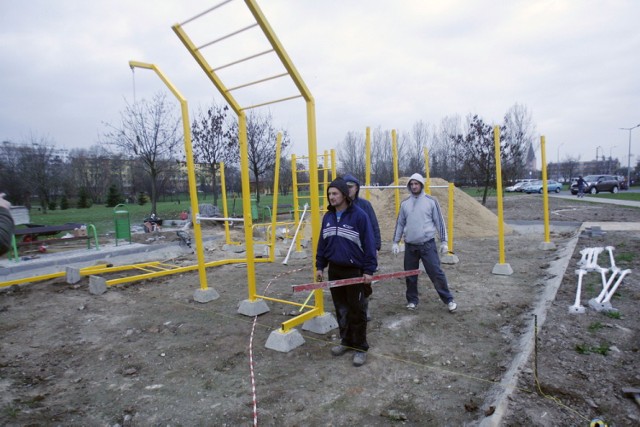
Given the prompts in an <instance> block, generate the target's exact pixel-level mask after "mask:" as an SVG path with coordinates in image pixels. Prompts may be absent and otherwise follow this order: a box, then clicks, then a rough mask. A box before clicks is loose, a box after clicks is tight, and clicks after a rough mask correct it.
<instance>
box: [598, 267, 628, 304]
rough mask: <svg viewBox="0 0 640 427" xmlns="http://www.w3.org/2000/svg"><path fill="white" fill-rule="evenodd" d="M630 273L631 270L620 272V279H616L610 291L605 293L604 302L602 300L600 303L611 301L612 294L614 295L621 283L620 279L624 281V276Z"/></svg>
mask: <svg viewBox="0 0 640 427" xmlns="http://www.w3.org/2000/svg"><path fill="white" fill-rule="evenodd" d="M629 273H631V270H622V272H621V273H620V277H618V280H616V284H615V285H613V287H612V288H611V290H610V291H609V292H607V296H606V297H604V300H602V303H603V304H604V303H607V302H609V301H610V300H611V297H612V296H613V294H615V293H616V290H617V289H618V286H620V284H621V283H622V279H624V276H626V275H627V274H629Z"/></svg>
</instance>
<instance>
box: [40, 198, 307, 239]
mask: <svg viewBox="0 0 640 427" xmlns="http://www.w3.org/2000/svg"><path fill="white" fill-rule="evenodd" d="M252 199H253V197H252ZM308 200H309V199H308V198H307V199H301V200H300V204H301V205H304V203H305V202H308ZM200 203H201V204H202V203H208V204H211V203H213V198H212V197H211V196H209V197H208V198H206V199H204V200H202V199H201V200H200ZM272 203H273V197H272V196H271V195H267V196H261V197H260V205H259V206H258V207H257V208H256V210H255V211H254V213H256V212H257V216H258V219H259V220H262V219H263V218H266V219H265V220H269V217H268V214H267V213H268V209H265V207H266V206H269V207H271V206H272ZM278 204H279V205H286V204H289V205H293V196H292V195H291V194H289V195H287V196H282V195H279V196H278ZM227 205H228V206H227V209H228V213H229V215H230V216H242V199H241V198H236V199H235V201H234V200H233V198H231V199H227ZM125 208H126V210H128V211H129V220H130V223H131V225H142V223H143V220H144V218H146V217H148V216H149V214H150V213H151V203H147V204H145V205H143V206H140V205H137V204H127V205H125ZM189 208H190V203H189V201H188V200H181V201H180V203H179V204H178V202H177V201H171V202H158V212H157V213H158V216H159V217H160V218H162V219H163V220H171V219H179V218H180V213H181V212H182V211H183V210H186V211H187V212H189V210H190V209H189ZM218 208H220V212H222V199H221V198H218ZM29 216H30V217H31V222H32V223H33V224H40V225H59V224H65V223H68V222H77V223H84V224H87V223H90V224H93V225H94V226H95V227H96V230H97V232H98V234H105V233H112V232H113V231H114V230H115V214H114V208H108V207H105V206H104V205H93V206H92V207H90V208H88V209H77V208H72V209H65V210H59V209H58V210H54V211H47V213H46V214H44V213H42V212H40V211H38V210H36V209H33V208H32V209H31V212H30V213H29ZM255 221H256V219H255V218H254V222H255Z"/></svg>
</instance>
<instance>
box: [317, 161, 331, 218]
mask: <svg viewBox="0 0 640 427" xmlns="http://www.w3.org/2000/svg"><path fill="white" fill-rule="evenodd" d="M323 159H324V160H323V161H322V172H323V173H322V179H323V181H324V182H323V184H324V185H323V186H322V194H321V195H320V200H322V201H321V202H319V203H318V204H319V205H320V206H322V211H323V212H325V211H326V210H327V198H326V197H322V195H324V194H327V187H329V167H330V164H329V152H328V151H327V150H324V157H323Z"/></svg>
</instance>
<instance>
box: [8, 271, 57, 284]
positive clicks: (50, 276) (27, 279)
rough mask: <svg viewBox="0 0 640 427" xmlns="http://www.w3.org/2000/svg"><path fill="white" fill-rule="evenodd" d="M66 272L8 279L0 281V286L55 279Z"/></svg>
mask: <svg viewBox="0 0 640 427" xmlns="http://www.w3.org/2000/svg"><path fill="white" fill-rule="evenodd" d="M66 274H67V273H65V272H64V271H60V272H58V273H50V274H43V275H41V276H33V277H25V278H23V279H16V280H9V281H8V282H0V288H4V287H7V286H13V285H20V284H22V283H31V282H41V281H43V280H49V279H55V278H57V277H64V276H65V275H66Z"/></svg>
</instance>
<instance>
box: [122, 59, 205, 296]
mask: <svg viewBox="0 0 640 427" xmlns="http://www.w3.org/2000/svg"><path fill="white" fill-rule="evenodd" d="M129 66H130V67H131V68H133V67H139V68H146V69H150V70H153V71H155V73H156V74H157V75H158V76H159V77H160V79H161V80H162V81H163V82H164V84H165V85H167V87H168V88H169V90H170V91H171V92H172V93H173V94H174V96H175V97H176V98H177V99H178V101H180V108H181V110H182V126H183V132H184V151H185V157H186V159H187V177H188V181H189V196H190V197H189V198H190V202H191V217H192V222H193V234H194V237H195V239H196V257H197V259H198V276H199V278H200V289H202V290H207V289H208V286H207V271H206V268H205V265H204V263H205V262H204V248H203V245H202V229H201V228H200V221H199V220H198V215H199V210H198V190H197V188H196V173H195V165H194V161H193V150H192V146H191V127H190V122H189V108H188V107H187V100H186V99H185V98H184V97H183V96H182V94H181V93H180V92H179V91H178V89H177V88H176V87H175V86H174V85H173V84H172V83H171V82H170V81H169V79H168V78H167V77H166V76H165V75H164V73H163V72H162V71H161V70H160V69H159V68H158V67H157V66H156V65H154V64H147V63H143V62H137V61H129Z"/></svg>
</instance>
